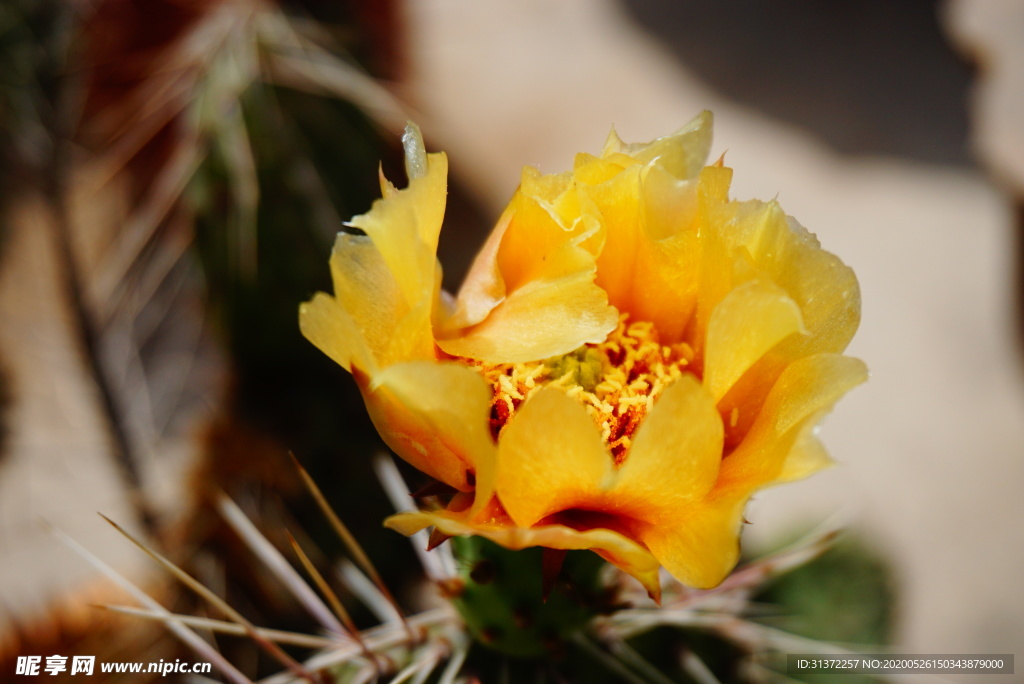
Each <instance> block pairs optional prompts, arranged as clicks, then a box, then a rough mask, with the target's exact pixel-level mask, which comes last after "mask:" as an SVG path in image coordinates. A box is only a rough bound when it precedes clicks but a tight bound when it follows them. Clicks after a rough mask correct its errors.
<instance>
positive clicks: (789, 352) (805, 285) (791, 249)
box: [730, 201, 860, 363]
mask: <svg viewBox="0 0 1024 684" xmlns="http://www.w3.org/2000/svg"><path fill="white" fill-rule="evenodd" d="M737 204H738V206H737V219H736V222H735V231H734V232H733V233H731V237H730V239H731V241H732V243H733V244H734V246H736V247H742V248H744V249H745V250H746V252H747V253H748V254H749V255H750V257H751V260H752V263H753V265H754V267H755V268H756V269H757V270H758V271H759V272H761V273H763V274H765V275H766V276H767V277H768V278H769V279H770V280H771V281H772V282H774V283H775V284H776V285H778V286H779V287H781V288H782V289H784V290H785V291H786V293H787V294H789V296H790V297H791V298H792V299H793V301H795V302H796V303H797V305H798V306H799V307H800V311H801V312H802V314H803V322H804V326H805V327H806V329H807V332H808V334H807V335H805V336H800V337H793V338H791V339H789V340H786V341H785V342H784V343H782V344H780V345H779V348H778V349H775V350H773V351H772V354H771V356H774V357H778V359H779V361H778V363H787V362H789V361H792V360H795V359H797V358H800V357H802V356H810V355H811V354H817V353H822V352H830V353H838V352H841V351H843V350H844V349H846V345H847V344H849V342H850V339H852V337H853V334H854V332H855V331H856V330H857V326H858V325H859V323H860V288H859V287H858V285H857V277H856V276H855V275H854V273H853V270H852V269H850V268H849V267H848V266H846V265H845V264H843V262H842V261H840V260H839V258H838V257H836V256H835V255H833V254H831V253H829V252H826V251H825V250H823V249H821V245H820V244H819V243H818V240H817V238H816V237H815V236H814V235H813V234H812V233H810V232H808V231H807V229H806V228H804V227H803V226H801V225H800V224H799V223H797V222H796V220H794V219H792V218H791V217H788V216H786V214H785V212H784V211H782V209H781V207H779V205H778V203H777V202H756V201H752V202H743V203H737Z"/></svg>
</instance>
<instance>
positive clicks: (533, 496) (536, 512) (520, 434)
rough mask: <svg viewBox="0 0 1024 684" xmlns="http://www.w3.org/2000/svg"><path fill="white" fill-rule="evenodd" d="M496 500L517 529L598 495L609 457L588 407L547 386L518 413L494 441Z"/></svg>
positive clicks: (609, 470)
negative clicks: (587, 410)
mask: <svg viewBox="0 0 1024 684" xmlns="http://www.w3.org/2000/svg"><path fill="white" fill-rule="evenodd" d="M497 472H498V475H497V486H498V498H499V499H500V500H501V502H502V504H503V505H504V506H505V510H506V511H508V514H509V515H510V516H511V517H512V519H513V520H514V521H515V522H516V524H518V525H519V526H520V527H530V526H531V525H533V524H535V523H536V522H537V521H539V520H541V519H542V518H544V517H546V516H548V515H551V514H552V513H557V512H560V511H564V510H567V509H571V508H575V507H577V506H579V507H586V504H588V503H591V502H593V501H594V500H595V499H596V498H598V497H600V496H601V494H602V488H603V486H604V483H606V482H608V479H609V478H610V477H611V475H612V472H613V471H612V460H611V456H610V455H609V454H608V451H607V450H606V449H605V446H604V444H603V443H602V441H601V436H600V434H599V433H598V431H597V426H596V425H595V424H594V421H593V420H592V419H591V418H590V416H589V415H587V412H586V410H585V409H584V408H583V406H582V405H581V404H579V403H578V402H576V401H575V400H574V399H571V398H570V397H568V396H566V395H565V393H564V392H562V391H560V390H558V389H555V388H551V387H546V388H543V389H541V390H539V391H537V392H536V393H535V394H534V395H533V396H531V397H530V398H529V399H528V400H527V401H526V402H525V403H524V404H523V405H522V406H521V407H520V408H519V410H517V411H516V413H515V415H514V416H513V417H512V420H511V421H509V423H508V425H506V426H505V429H504V430H503V431H502V433H501V439H500V440H499V442H498V468H497Z"/></svg>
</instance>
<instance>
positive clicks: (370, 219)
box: [350, 153, 448, 307]
mask: <svg viewBox="0 0 1024 684" xmlns="http://www.w3.org/2000/svg"><path fill="white" fill-rule="evenodd" d="M447 188H448V158H447V157H446V156H445V155H444V153H438V154H430V155H427V173H426V175H424V176H420V177H417V178H412V179H410V181H409V186H408V187H407V188H405V189H404V190H399V191H397V192H393V193H389V195H390V196H388V197H385V198H383V199H379V200H377V201H376V202H374V203H373V207H372V208H371V209H370V211H369V212H368V213H366V214H362V215H360V216H356V217H355V218H353V219H352V221H351V222H350V225H352V226H355V227H356V228H359V229H361V230H363V231H364V232H365V233H366V234H367V235H368V236H369V237H370V239H371V240H373V244H374V246H376V248H377V250H378V251H379V252H380V254H381V257H382V258H383V260H384V263H386V264H387V266H388V269H389V270H390V271H391V273H392V274H393V275H394V278H395V281H396V283H397V284H398V289H399V291H400V292H401V293H402V295H403V297H404V298H405V301H406V303H407V304H408V305H409V306H410V307H412V306H414V305H415V304H416V303H417V302H418V301H419V300H420V299H421V298H422V297H425V296H427V297H429V296H431V294H432V293H433V291H434V277H435V268H434V262H435V260H436V254H437V237H438V234H439V233H440V232H441V222H442V220H443V218H444V209H445V201H446V195H447Z"/></svg>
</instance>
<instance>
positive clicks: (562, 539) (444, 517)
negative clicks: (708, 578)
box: [384, 511, 661, 599]
mask: <svg viewBox="0 0 1024 684" xmlns="http://www.w3.org/2000/svg"><path fill="white" fill-rule="evenodd" d="M384 524H385V525H386V526H387V527H390V528H391V529H393V530H396V531H397V532H400V533H402V534H405V535H411V534H415V533H416V532H418V531H420V530H422V529H424V528H426V527H430V526H434V528H435V529H437V530H440V531H441V532H442V533H443V534H447V535H450V536H470V535H476V536H480V537H485V538H487V539H490V540H491V541H493V542H494V543H496V544H500V545H501V546H504V547H505V548H507V549H512V550H519V549H525V548H528V547H531V546H543V547H545V548H549V549H567V550H580V549H590V550H591V551H594V552H595V553H598V554H599V555H601V557H602V558H604V559H605V560H607V561H608V562H610V563H612V564H614V565H616V566H617V567H619V568H620V569H622V570H623V571H625V572H627V573H628V574H630V575H632V576H633V577H635V578H636V579H637V580H638V581H639V582H640V583H641V584H642V585H643V586H644V588H645V589H647V591H648V593H650V594H651V595H652V596H653V597H655V599H657V598H658V597H659V596H660V594H661V583H660V581H659V579H658V561H657V560H656V559H655V558H654V556H652V555H651V554H650V552H648V551H647V550H646V549H645V548H643V547H642V546H641V545H640V544H638V543H636V542H635V541H633V540H632V539H630V538H628V537H626V536H624V535H622V534H620V533H618V532H615V531H613V530H609V529H604V528H597V529H591V530H575V529H573V528H571V527H567V526H565V525H539V526H537V527H530V528H524V527H516V526H513V525H496V524H472V523H469V522H467V520H466V518H465V517H463V516H461V515H460V514H458V513H452V512H450V511H430V512H428V511H419V512H411V513H399V514H398V515H393V516H391V517H390V518H388V519H387V520H385V521H384Z"/></svg>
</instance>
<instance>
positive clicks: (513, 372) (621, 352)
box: [470, 314, 693, 465]
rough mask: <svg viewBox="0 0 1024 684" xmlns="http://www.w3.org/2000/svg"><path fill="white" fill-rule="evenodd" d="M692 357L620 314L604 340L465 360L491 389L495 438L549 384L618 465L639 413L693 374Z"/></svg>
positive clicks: (687, 348) (626, 451)
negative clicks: (587, 420)
mask: <svg viewBox="0 0 1024 684" xmlns="http://www.w3.org/2000/svg"><path fill="white" fill-rule="evenodd" d="M692 361H693V349H692V348H691V347H690V345H688V344H686V343H685V342H680V343H677V344H671V345H663V344H661V342H660V341H659V336H658V332H657V330H655V328H654V326H653V324H651V323H648V322H646V321H637V322H633V323H630V322H629V321H628V315H627V314H623V315H621V316H620V317H619V325H618V327H617V328H616V329H615V330H614V331H613V332H612V333H611V334H609V335H608V337H607V339H605V341H604V342H601V343H600V344H588V345H584V346H583V347H580V348H579V349H577V350H575V351H573V352H570V353H568V354H565V355H563V356H557V357H554V358H551V359H546V360H544V361H533V362H529V363H517V364H487V363H482V362H478V361H472V362H470V363H472V364H473V365H475V366H477V367H478V368H479V369H480V370H481V372H482V373H483V375H484V378H485V379H486V380H487V381H488V382H489V383H490V384H491V386H492V387H493V389H494V398H493V399H492V401H491V419H490V424H491V433H492V434H493V435H494V438H495V439H497V438H498V436H499V435H500V434H501V431H502V430H503V429H504V428H505V425H506V424H508V422H509V420H511V418H512V416H513V415H515V412H516V410H517V409H518V408H519V406H520V405H521V404H522V403H523V402H524V401H526V400H527V399H528V398H529V397H530V395H531V394H533V393H534V392H536V391H537V390H538V389H539V388H541V387H543V386H545V385H553V386H556V387H561V388H563V389H564V390H565V392H566V394H568V395H569V396H570V397H573V398H574V399H576V400H577V401H579V402H580V403H581V404H583V406H584V407H585V408H586V410H587V412H588V413H589V414H590V416H591V417H592V418H593V419H594V422H595V423H596V424H597V426H598V428H599V429H600V431H601V437H602V439H603V441H604V443H605V444H606V445H608V449H609V451H610V452H611V454H612V457H613V458H614V460H615V464H616V465H620V464H621V463H622V462H623V461H625V459H626V457H627V456H628V454H629V447H630V444H631V442H632V439H633V436H634V434H635V432H636V429H637V428H638V427H639V425H640V423H641V422H642V421H643V418H644V416H646V415H647V412H648V411H650V410H651V408H652V407H653V406H654V402H655V401H656V400H657V399H658V396H659V395H660V394H661V393H662V392H663V391H664V390H665V389H666V388H667V387H668V386H669V385H670V384H672V382H674V381H675V380H677V379H678V378H680V377H681V376H682V374H683V373H688V372H690V373H692V372H693V370H692V369H691V367H690V366H691V362H692Z"/></svg>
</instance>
